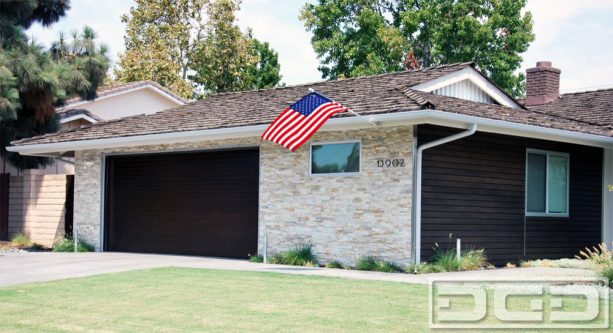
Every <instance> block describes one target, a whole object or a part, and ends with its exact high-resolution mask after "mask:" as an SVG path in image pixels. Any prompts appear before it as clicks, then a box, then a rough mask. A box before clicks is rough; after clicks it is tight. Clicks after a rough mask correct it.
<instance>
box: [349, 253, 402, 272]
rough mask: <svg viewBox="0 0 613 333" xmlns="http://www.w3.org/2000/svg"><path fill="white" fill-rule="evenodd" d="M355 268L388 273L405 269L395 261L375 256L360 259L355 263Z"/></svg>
mask: <svg viewBox="0 0 613 333" xmlns="http://www.w3.org/2000/svg"><path fill="white" fill-rule="evenodd" d="M355 269H357V270H359V271H375V272H386V273H400V272H403V271H404V270H403V269H402V267H400V266H399V265H397V264H395V263H393V262H390V261H383V260H377V259H376V258H375V257H372V256H366V257H362V258H360V259H358V262H357V263H356V265H355Z"/></svg>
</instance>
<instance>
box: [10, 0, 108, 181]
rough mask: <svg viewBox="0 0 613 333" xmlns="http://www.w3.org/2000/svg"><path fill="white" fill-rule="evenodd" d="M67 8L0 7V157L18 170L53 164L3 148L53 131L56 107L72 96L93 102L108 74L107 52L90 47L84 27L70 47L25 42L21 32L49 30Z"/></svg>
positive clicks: (55, 4)
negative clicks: (36, 27)
mask: <svg viewBox="0 0 613 333" xmlns="http://www.w3.org/2000/svg"><path fill="white" fill-rule="evenodd" d="M68 9H69V4H68V1H66V0H38V1H35V0H32V1H9V2H0V134H1V135H0V144H1V150H0V153H2V155H4V156H6V157H7V160H8V161H10V162H11V163H12V164H13V165H15V166H16V167H18V168H20V169H29V168H37V167H39V166H44V165H47V164H48V163H49V162H51V161H52V160H51V159H49V158H44V157H24V156H20V155H18V154H15V153H10V152H7V151H6V149H5V147H6V146H7V145H8V144H9V143H10V142H11V141H13V140H17V139H21V138H26V137H30V136H34V135H41V134H46V133H52V132H55V131H57V130H58V127H59V124H58V121H57V117H56V115H55V107H56V106H60V105H62V104H63V103H64V101H65V100H66V99H67V98H69V97H73V96H80V97H82V98H84V99H93V98H94V97H95V96H96V89H97V87H98V85H99V84H100V82H102V80H103V79H104V75H105V73H106V71H107V69H108V58H107V57H106V55H105V52H106V49H105V48H104V47H96V46H95V43H94V38H95V35H94V33H93V31H92V30H91V29H89V28H86V29H85V30H84V32H83V34H80V35H79V34H75V36H76V37H77V38H75V39H74V40H73V41H71V42H70V43H66V42H65V41H58V42H57V43H54V45H55V46H54V47H52V49H51V50H45V49H44V48H43V47H42V46H41V45H39V44H37V43H36V42H34V41H32V40H29V39H28V38H27V36H26V34H25V29H27V28H28V27H30V26H31V25H32V24H34V23H41V24H43V25H45V26H49V25H51V24H53V23H55V22H57V21H58V20H59V19H60V18H61V17H62V16H64V14H65V13H66V11H67V10H68ZM61 39H63V38H61ZM60 45H61V47H60Z"/></svg>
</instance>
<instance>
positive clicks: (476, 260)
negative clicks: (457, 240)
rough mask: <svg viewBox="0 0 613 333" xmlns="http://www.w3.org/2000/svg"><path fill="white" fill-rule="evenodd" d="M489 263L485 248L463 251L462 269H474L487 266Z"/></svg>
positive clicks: (461, 258)
mask: <svg viewBox="0 0 613 333" xmlns="http://www.w3.org/2000/svg"><path fill="white" fill-rule="evenodd" d="M486 265H487V260H486V257H485V253H484V251H483V249H480V250H475V249H468V250H465V251H462V256H461V257H460V270H461V271H474V270H477V269H480V268H482V267H485V266H486Z"/></svg>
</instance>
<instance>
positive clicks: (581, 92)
mask: <svg viewBox="0 0 613 333" xmlns="http://www.w3.org/2000/svg"><path fill="white" fill-rule="evenodd" d="M601 91H613V87H609V88H599V89H594V90H582V91H573V92H569V93H564V94H560V96H567V95H581V94H589V93H595V92H601ZM553 102H555V101H553ZM553 102H552V103H553Z"/></svg>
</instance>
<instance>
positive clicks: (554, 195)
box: [547, 155, 568, 214]
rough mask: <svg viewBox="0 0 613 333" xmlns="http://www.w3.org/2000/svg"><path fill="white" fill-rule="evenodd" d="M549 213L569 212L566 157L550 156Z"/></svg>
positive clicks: (548, 172) (548, 170)
mask: <svg viewBox="0 0 613 333" xmlns="http://www.w3.org/2000/svg"><path fill="white" fill-rule="evenodd" d="M547 182H548V188H547V194H548V198H549V205H548V212H549V213H554V214H564V213H566V212H568V207H566V206H567V205H568V198H567V196H568V191H567V189H568V160H567V157H566V156H555V155H549V164H548V167H547Z"/></svg>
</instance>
